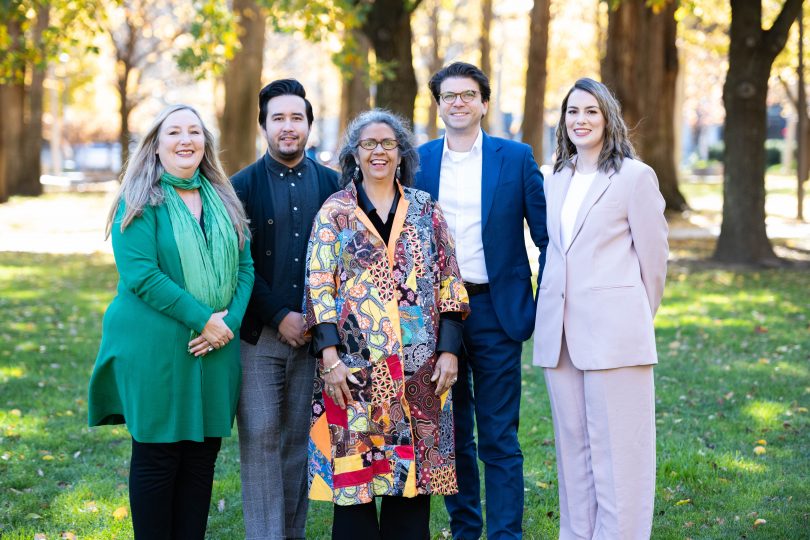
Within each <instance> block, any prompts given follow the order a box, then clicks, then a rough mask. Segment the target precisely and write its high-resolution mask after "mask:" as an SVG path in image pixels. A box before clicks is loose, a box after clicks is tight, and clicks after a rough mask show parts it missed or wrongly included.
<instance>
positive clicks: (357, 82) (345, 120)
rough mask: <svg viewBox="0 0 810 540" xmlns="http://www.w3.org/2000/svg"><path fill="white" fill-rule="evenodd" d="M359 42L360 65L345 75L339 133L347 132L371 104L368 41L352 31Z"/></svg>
mask: <svg viewBox="0 0 810 540" xmlns="http://www.w3.org/2000/svg"><path fill="white" fill-rule="evenodd" d="M352 32H353V34H354V36H353V38H354V40H355V41H356V42H357V48H358V56H359V62H358V65H353V66H349V67H350V71H349V72H348V73H347V72H344V73H343V85H342V90H341V94H340V122H339V126H338V128H339V129H338V133H343V132H345V131H346V126H348V125H349V122H351V121H352V120H353V119H354V117H355V116H357V115H358V114H360V113H361V112H363V111H365V110H367V109H368V108H369V105H370V103H371V92H370V91H369V88H368V82H367V81H366V80H365V78H364V72H365V71H366V62H368V52H369V45H368V39H367V38H366V36H364V35H363V34H362V33H360V32H358V31H354V30H353V31H352Z"/></svg>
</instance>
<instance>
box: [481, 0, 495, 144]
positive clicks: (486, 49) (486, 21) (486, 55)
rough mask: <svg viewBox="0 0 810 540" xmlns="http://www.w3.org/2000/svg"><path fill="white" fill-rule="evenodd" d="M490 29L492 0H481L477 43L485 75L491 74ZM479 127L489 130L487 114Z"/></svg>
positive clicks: (489, 75)
mask: <svg viewBox="0 0 810 540" xmlns="http://www.w3.org/2000/svg"><path fill="white" fill-rule="evenodd" d="M491 31H492V0H481V37H480V39H479V45H480V48H481V71H483V72H484V73H486V75H487V77H491V76H492V61H491V56H492V54H491V49H492V47H491V41H490V33H491ZM481 127H482V128H483V129H484V131H489V115H486V116H484V117H483V118H482V119H481Z"/></svg>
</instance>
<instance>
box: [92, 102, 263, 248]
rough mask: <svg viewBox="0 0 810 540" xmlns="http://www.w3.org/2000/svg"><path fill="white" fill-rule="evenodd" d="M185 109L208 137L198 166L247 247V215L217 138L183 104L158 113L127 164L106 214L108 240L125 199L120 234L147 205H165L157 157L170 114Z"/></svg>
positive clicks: (195, 112) (161, 169)
mask: <svg viewBox="0 0 810 540" xmlns="http://www.w3.org/2000/svg"><path fill="white" fill-rule="evenodd" d="M183 110H187V111H191V112H192V113H193V114H194V115H195V116H196V117H197V118H198V119H199V120H200V126H202V130H203V135H204V137H205V145H204V152H203V158H202V161H201V162H200V167H199V168H200V173H201V174H202V175H203V176H205V177H206V178H207V179H208V181H209V182H211V186H212V187H213V188H214V189H215V190H216V192H217V193H218V194H219V197H220V198H221V199H222V202H223V204H224V205H225V209H226V210H227V211H228V216H230V218H231V223H233V228H234V230H235V231H236V235H237V236H238V238H239V247H240V248H241V247H242V246H244V243H245V238H246V237H247V235H248V234H249V233H248V232H247V231H248V229H247V224H248V220H247V217H246V216H245V210H244V208H242V203H241V202H240V201H239V198H238V197H237V196H236V192H235V191H234V190H233V186H232V185H231V182H230V180H229V179H228V176H227V175H226V174H225V171H224V170H223V169H222V164H221V163H220V161H219V155H218V154H217V149H216V145H215V144H214V135H213V134H212V133H211V132H210V131H209V130H208V128H206V127H205V124H204V123H203V121H202V118H201V117H200V114H199V113H198V112H197V111H196V110H195V109H194V108H193V107H191V106H189V105H182V104H178V105H171V106H169V107H167V108H165V109H163V111H161V112H160V114H158V116H157V118H155V121H154V122H153V123H152V125H151V126H150V127H149V130H148V131H147V132H146V134H145V135H144V137H143V139H141V142H140V143H138V147H137V148H136V149H135V152H133V154H132V156H130V158H129V160H128V161H127V164H126V166H125V168H124V172H123V173H122V175H121V176H122V179H121V187H119V188H118V192H117V193H116V195H115V200H114V201H113V204H112V206H111V207H110V212H109V214H108V215H107V227H106V230H105V234H106V237H109V236H110V232H112V227H113V223H114V222H115V216H116V214H117V213H118V206H119V205H120V202H121V200H122V199H123V200H124V203H125V205H126V209H125V211H124V216H123V219H122V220H121V232H123V231H124V229H126V227H127V226H128V225H129V224H130V223H131V222H132V220H133V219H134V218H135V217H137V216H139V215H141V213H142V212H143V207H144V206H146V205H150V206H159V205H161V204H163V188H162V187H161V185H160V177H161V175H162V174H163V173H164V172H165V169H164V168H163V165H162V164H161V163H160V158H158V155H157V150H158V142H159V138H160V130H161V128H162V127H163V122H165V121H166V118H168V117H169V115H171V114H172V113H176V112H177V111H183Z"/></svg>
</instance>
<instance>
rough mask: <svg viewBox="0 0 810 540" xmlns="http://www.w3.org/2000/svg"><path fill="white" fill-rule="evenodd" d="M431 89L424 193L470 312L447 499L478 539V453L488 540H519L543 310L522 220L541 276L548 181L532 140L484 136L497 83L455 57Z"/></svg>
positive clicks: (455, 525) (468, 536) (464, 535)
mask: <svg viewBox="0 0 810 540" xmlns="http://www.w3.org/2000/svg"><path fill="white" fill-rule="evenodd" d="M429 86H430V91H431V92H432V93H433V97H434V98H435V99H436V102H437V103H438V104H439V115H440V116H441V118H442V120H443V121H444V125H445V129H446V131H445V136H444V138H441V139H437V140H434V141H430V142H428V143H426V144H424V145H422V147H420V149H419V155H420V158H421V170H420V171H419V173H418V174H417V176H416V187H417V188H419V189H422V190H425V191H427V192H429V193H430V194H431V195H432V196H433V198H434V199H437V200H438V201H439V203H440V205H441V207H442V210H443V211H444V215H445V218H446V219H447V223H448V226H449V228H450V231H451V232H452V233H453V236H454V238H455V240H456V255H457V258H458V262H459V267H460V269H461V276H462V278H464V282H465V285H466V287H467V292H468V293H469V295H470V306H471V308H472V312H471V314H470V316H469V317H468V318H467V320H466V321H465V323H464V349H465V351H464V353H463V354H462V356H461V358H459V369H458V382H457V383H456V385H455V386H454V387H453V407H454V414H455V425H456V468H457V471H458V485H459V493H458V494H457V495H453V496H450V497H446V498H445V504H446V506H447V511H448V512H449V514H450V526H451V529H452V531H453V538H454V539H457V540H458V539H463V540H473V539H478V538H480V537H481V534H482V531H483V526H484V520H483V517H482V513H481V486H480V482H479V479H478V461H477V458H480V459H481V461H482V462H483V463H484V482H485V488H486V524H487V537H488V538H489V539H490V540H501V539H506V538H521V537H522V532H521V531H522V519H523V454H522V453H521V451H520V445H519V443H518V437H517V432H518V419H519V416H520V373H521V363H520V356H521V349H522V345H523V342H524V341H525V340H527V339H528V338H529V336H531V333H532V330H533V328H534V315H535V301H534V296H533V294H532V284H531V274H532V272H531V267H530V266H529V258H528V255H527V253H526V245H525V240H524V235H523V229H524V225H523V224H524V220H525V221H526V223H528V225H529V231H530V233H531V237H532V240H533V241H534V243H535V244H536V245H537V247H538V248H540V250H541V255H540V261H539V263H540V274H541V275H542V271H543V263H544V259H545V249H546V245H547V244H548V234H547V233H546V200H545V196H544V194H543V177H542V175H541V174H540V170H539V169H538V167H537V163H536V162H535V160H534V157H533V155H532V150H531V148H530V147H529V146H528V145H526V144H523V143H518V142H515V141H510V140H506V139H500V138H497V137H490V136H489V135H487V134H486V133H484V132H483V130H482V129H481V119H482V118H483V117H484V115H485V114H486V113H487V108H488V106H489V97H490V87H489V80H488V79H487V76H486V75H485V74H484V73H483V72H482V71H481V70H480V69H478V68H477V67H475V66H473V65H471V64H466V63H463V62H456V63H453V64H450V65H449V66H446V67H444V68H442V69H441V70H439V71H438V72H437V73H436V74H434V75H433V77H432V78H431V79H430V83H429ZM539 282H540V277H539V276H538V283H539ZM476 424H477V427H478V445H477V447H476V440H475V437H474V433H473V426H474V425H476Z"/></svg>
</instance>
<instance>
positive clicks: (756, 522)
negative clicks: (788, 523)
mask: <svg viewBox="0 0 810 540" xmlns="http://www.w3.org/2000/svg"><path fill="white" fill-rule="evenodd" d="M766 523H768V522H767V521H765V520H764V519H762V518H759V519H757V520H756V521H754V527H755V528H756V527H759V526H760V525H765V524H766Z"/></svg>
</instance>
